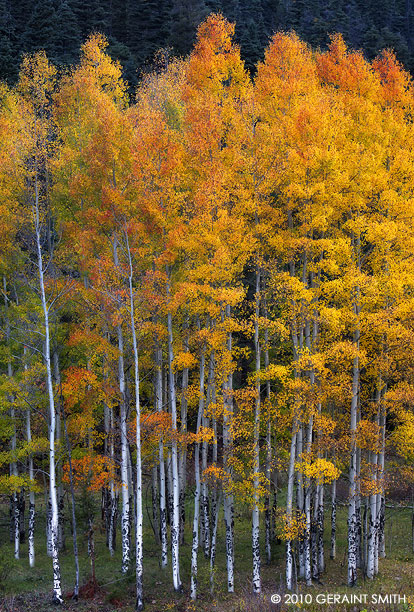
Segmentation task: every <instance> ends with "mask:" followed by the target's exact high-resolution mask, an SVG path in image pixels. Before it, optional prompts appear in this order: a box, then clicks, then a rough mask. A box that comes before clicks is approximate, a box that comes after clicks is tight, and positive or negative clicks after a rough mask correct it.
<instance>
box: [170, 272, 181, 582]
mask: <svg viewBox="0 0 414 612" xmlns="http://www.w3.org/2000/svg"><path fill="white" fill-rule="evenodd" d="M167 296H168V298H169V297H170V285H169V281H168V283H167ZM167 328H168V374H169V386H170V402H171V425H172V431H173V441H172V449H171V471H172V489H173V491H172V494H173V509H172V510H173V512H172V521H171V558H172V573H173V585H174V590H175V591H177V592H181V591H182V588H183V587H182V584H181V578H180V558H179V549H180V486H179V480H178V452H177V401H176V395H175V380H174V372H173V366H172V364H173V361H174V351H173V328H172V314H171V310H170V311H169V312H168V314H167Z"/></svg>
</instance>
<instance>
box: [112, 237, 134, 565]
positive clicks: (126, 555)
mask: <svg viewBox="0 0 414 612" xmlns="http://www.w3.org/2000/svg"><path fill="white" fill-rule="evenodd" d="M114 264H115V266H116V268H118V269H119V261H118V239H117V237H116V236H115V238H114ZM119 306H120V304H119ZM116 331H117V336H118V380H119V394H120V435H121V494H122V516H121V534H122V564H121V572H122V573H123V574H125V573H126V572H127V571H128V569H129V563H130V556H131V549H130V546H131V535H130V505H129V497H130V492H129V474H128V458H129V449H128V432H127V400H126V385H125V365H124V335H123V332H122V326H121V325H120V324H118V325H117V328H116Z"/></svg>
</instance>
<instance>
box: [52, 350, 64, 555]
mask: <svg viewBox="0 0 414 612" xmlns="http://www.w3.org/2000/svg"><path fill="white" fill-rule="evenodd" d="M53 369H54V376H55V383H56V387H57V388H58V389H60V371H59V360H58V355H57V352H56V351H53ZM60 410H61V406H60V398H58V406H57V410H56V442H57V444H58V446H60V445H61V432H60ZM57 473H58V481H59V484H58V486H57V499H58V547H59V550H64V549H65V525H64V521H65V516H64V506H65V504H64V491H63V485H62V474H61V467H60V464H59V469H58V470H57Z"/></svg>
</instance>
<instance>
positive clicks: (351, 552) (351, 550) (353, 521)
mask: <svg viewBox="0 0 414 612" xmlns="http://www.w3.org/2000/svg"><path fill="white" fill-rule="evenodd" d="M354 312H355V315H356V316H358V315H359V313H358V307H357V305H356V304H355V305H354ZM354 346H355V349H356V350H357V351H358V350H359V328H358V327H357V330H356V331H355V333H354ZM358 394H359V355H358V354H357V355H356V356H355V357H354V360H353V366H352V400H351V421H350V436H351V450H350V463H349V506H348V586H354V585H355V584H356V580H357V549H358V541H357V540H358V524H357V521H358V519H357V508H356V495H357V485H356V479H357V447H356V440H355V435H356V427H357V410H358Z"/></svg>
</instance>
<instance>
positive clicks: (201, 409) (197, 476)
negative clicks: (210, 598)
mask: <svg viewBox="0 0 414 612" xmlns="http://www.w3.org/2000/svg"><path fill="white" fill-rule="evenodd" d="M204 373H205V349H204V348H203V350H202V353H201V357H200V399H199V403H198V415H197V430H196V432H197V434H198V433H199V432H200V427H201V424H202V422H203V415H204V375H205V374H204ZM194 475H195V483H196V489H195V495H194V520H193V542H192V547H191V591H190V594H191V599H196V597H197V570H198V567H197V553H198V535H199V521H200V496H201V480H200V443H199V442H196V445H195V450H194Z"/></svg>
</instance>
